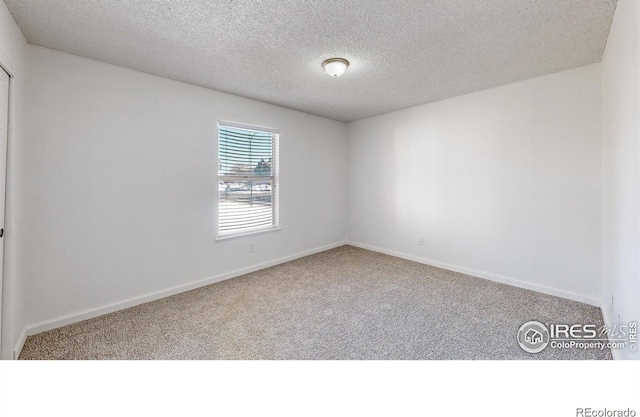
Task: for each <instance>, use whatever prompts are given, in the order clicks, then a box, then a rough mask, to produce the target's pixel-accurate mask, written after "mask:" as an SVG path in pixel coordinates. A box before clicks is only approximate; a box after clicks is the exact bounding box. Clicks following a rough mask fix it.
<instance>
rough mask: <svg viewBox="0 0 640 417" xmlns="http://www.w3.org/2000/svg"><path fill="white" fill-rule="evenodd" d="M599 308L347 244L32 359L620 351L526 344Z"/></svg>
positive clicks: (131, 317)
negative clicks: (539, 330) (544, 327)
mask: <svg viewBox="0 0 640 417" xmlns="http://www.w3.org/2000/svg"><path fill="white" fill-rule="evenodd" d="M529 320H538V321H541V322H543V323H545V322H549V323H567V324H576V323H583V324H597V325H598V326H600V325H602V316H601V313H600V310H599V309H598V308H596V307H592V306H588V305H585V304H582V303H578V302H574V301H568V300H565V299H561V298H557V297H552V296H548V295H544V294H539V293H536V292H532V291H527V290H523V289H519V288H515V287H511V286H508V285H503V284H497V283H493V282H491V281H487V280H483V279H479V278H473V277H470V276H468V275H464V274H459V273H455V272H451V271H447V270H443V269H439V268H434V267H430V266H426V265H422V264H419V263H415V262H411V261H406V260H403V259H399V258H395V257H392V256H387V255H382V254H379V253H375V252H370V251H366V250H363V249H358V248H355V247H352V246H342V247H340V248H337V249H333V250H330V251H327V252H323V253H319V254H316V255H312V256H308V257H305V258H301V259H298V260H295V261H292V262H288V263H285V264H282V265H278V266H275V267H272V268H268V269H265V270H262V271H258V272H254V273H252V274H247V275H244V276H241V277H238V278H235V279H231V280H228V281H224V282H220V283H217V284H213V285H209V286H207V287H203V288H199V289H197V290H193V291H189V292H186V293H182V294H178V295H175V296H172V297H168V298H165V299H162V300H158V301H154V302H151V303H147V304H143V305H140V306H137V307H133V308H130V309H127V310H123V311H119V312H116V313H112V314H108V315H105V316H101V317H97V318H95V319H91V320H86V321H83V322H80V323H77V324H73V325H70V326H66V327H63V328H60V329H56V330H53V331H49V332H45V333H41V334H38V335H35V336H31V337H29V338H28V339H27V342H26V344H25V346H24V349H23V351H22V354H21V356H20V359H610V358H611V353H610V352H609V351H606V350H605V351H599V350H559V349H551V348H550V347H547V349H546V350H544V351H543V352H541V353H539V354H529V353H525V352H524V351H523V350H521V349H520V347H519V346H518V344H517V342H516V332H517V330H518V328H519V327H520V325H521V324H522V323H524V322H526V321H529Z"/></svg>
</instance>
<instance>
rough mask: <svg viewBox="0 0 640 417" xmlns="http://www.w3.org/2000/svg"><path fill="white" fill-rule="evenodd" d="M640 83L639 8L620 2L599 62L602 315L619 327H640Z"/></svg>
mask: <svg viewBox="0 0 640 417" xmlns="http://www.w3.org/2000/svg"><path fill="white" fill-rule="evenodd" d="M639 77H640V5H639V4H638V2H637V1H636V0H619V1H618V6H617V9H616V13H615V16H614V19H613V24H612V26H611V32H610V33H609V39H608V41H607V47H606V49H605V53H604V56H603V59H602V98H603V102H602V108H603V109H602V110H603V112H602V116H603V118H602V121H603V122H602V128H603V163H604V165H603V166H604V187H603V219H604V221H603V229H604V233H603V250H604V251H603V252H604V263H603V266H604V274H603V275H604V280H603V281H604V288H603V311H604V313H605V317H606V318H607V321H608V322H609V325H617V324H618V323H619V314H622V317H623V320H624V321H625V322H630V321H636V322H638V321H640V80H639ZM611 295H613V296H614V303H613V304H614V305H613V308H612V306H611V298H610V297H611ZM619 353H620V357H621V358H632V357H635V358H640V355H639V354H638V353H637V352H636V354H635V355H634V354H632V353H631V352H629V351H626V350H621V351H619Z"/></svg>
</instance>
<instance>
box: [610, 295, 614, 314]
mask: <svg viewBox="0 0 640 417" xmlns="http://www.w3.org/2000/svg"><path fill="white" fill-rule="evenodd" d="M609 311H610V312H612V313H613V294H611V302H610V303H609Z"/></svg>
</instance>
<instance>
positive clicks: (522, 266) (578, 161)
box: [348, 64, 602, 305]
mask: <svg viewBox="0 0 640 417" xmlns="http://www.w3.org/2000/svg"><path fill="white" fill-rule="evenodd" d="M600 100H601V97H600V67H599V64H595V65H591V66H587V67H582V68H578V69H574V70H570V71H566V72H562V73H558V74H553V75H548V76H544V77H540V78H535V79H531V80H527V81H523V82H519V83H515V84H511V85H507V86H503V87H498V88H494V89H491V90H486V91H481V92H478V93H473V94H469V95H465V96H460V97H456V98H452V99H448V100H444V101H440V102H436V103H432V104H427V105H424V106H418V107H413V108H410V109H406V110H402V111H398V112H394V113H390V114H385V115H382V116H377V117H373V118H369V119H365V120H360V121H356V122H353V123H350V124H349V222H348V224H349V240H350V241H353V242H355V243H357V244H360V245H364V246H368V247H375V248H380V249H383V250H385V251H386V252H389V253H396V254H400V255H402V256H405V257H409V258H411V259H416V260H420V261H423V262H426V263H431V264H435V265H439V266H443V267H445V268H449V269H454V270H458V271H463V272H467V273H470V274H473V275H476V276H481V277H485V278H489V279H494V280H498V281H503V282H508V283H511V284H514V285H519V286H522V287H525V288H531V289H535V290H538V291H543V292H547V293H551V294H556V295H560V296H564V297H567V298H572V299H576V300H580V301H584V302H588V303H592V304H596V305H599V303H600V291H601V273H602V262H601V253H602V250H601V247H602V239H601V216H602V211H601V204H602V201H601V125H600V120H601V116H600V112H601V106H600ZM419 236H423V237H424V245H423V246H419V245H418V244H417V239H418V237H419Z"/></svg>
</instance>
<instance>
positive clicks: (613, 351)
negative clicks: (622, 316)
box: [600, 302, 622, 361]
mask: <svg viewBox="0 0 640 417" xmlns="http://www.w3.org/2000/svg"><path fill="white" fill-rule="evenodd" d="M605 305H606V303H604V302H603V303H602V306H601V307H600V310H602V318H603V319H604V325H605V326H607V328H609V329H613V322H612V321H611V313H609V309H608V308H606V307H605ZM608 337H609V335H608V334H607V338H608ZM609 340H610V341H611V339H609ZM611 356H612V357H613V360H615V361H619V360H622V358H621V357H620V351H619V350H618V349H611Z"/></svg>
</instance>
